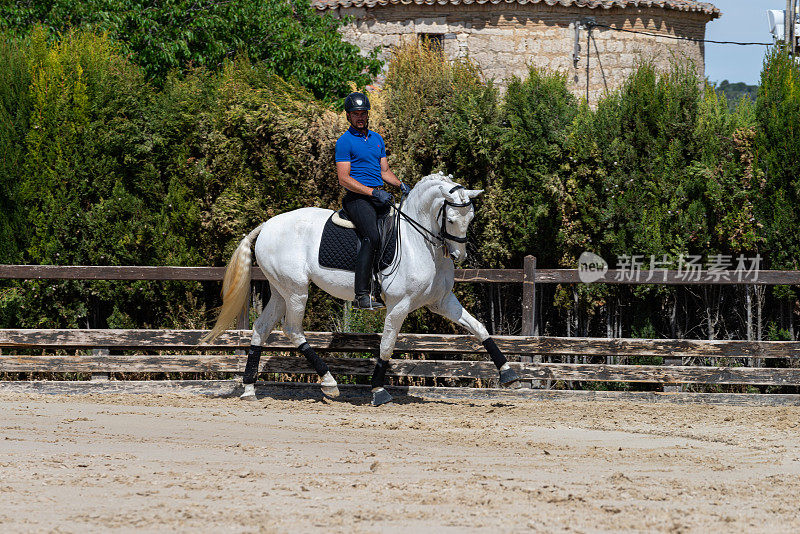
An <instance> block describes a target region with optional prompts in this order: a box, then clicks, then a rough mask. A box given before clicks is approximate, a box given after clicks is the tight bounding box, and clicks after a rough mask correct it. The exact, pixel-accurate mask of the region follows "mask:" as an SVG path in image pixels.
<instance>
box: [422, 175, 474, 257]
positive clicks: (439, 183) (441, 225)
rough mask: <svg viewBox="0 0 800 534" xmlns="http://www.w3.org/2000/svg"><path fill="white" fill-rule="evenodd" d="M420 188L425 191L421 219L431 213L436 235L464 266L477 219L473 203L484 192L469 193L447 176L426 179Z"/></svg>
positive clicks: (431, 224) (448, 251)
mask: <svg viewBox="0 0 800 534" xmlns="http://www.w3.org/2000/svg"><path fill="white" fill-rule="evenodd" d="M423 184H424V185H423ZM420 186H422V187H420ZM418 188H420V189H423V190H424V193H423V194H422V195H421V196H422V198H423V199H424V200H422V201H421V202H420V204H421V205H422V206H420V207H421V208H422V209H420V210H419V211H420V215H424V214H423V213H422V212H424V211H427V215H428V216H429V220H430V226H431V232H432V234H434V235H435V236H437V237H438V239H439V240H440V241H441V243H442V246H443V247H444V248H445V250H446V251H447V254H449V255H450V257H451V258H452V259H453V261H454V262H456V263H460V262H463V261H464V260H465V259H466V258H467V229H468V227H469V223H470V222H472V219H473V218H474V217H475V209H474V207H473V205H472V199H473V198H475V197H477V196H478V195H480V194H481V193H483V190H482V189H477V190H475V189H465V188H464V186H462V185H459V184H458V183H456V182H455V181H454V180H453V175H445V174H443V173H437V174H431V175H429V176H426V177H425V178H423V179H422V180H420V181H419V182H418V183H417V185H416V186H415V187H414V189H418ZM410 198H411V197H409V199H410ZM425 206H426V207H425ZM418 209H419V208H418ZM426 218H428V217H426Z"/></svg>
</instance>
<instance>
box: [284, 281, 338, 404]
mask: <svg viewBox="0 0 800 534" xmlns="http://www.w3.org/2000/svg"><path fill="white" fill-rule="evenodd" d="M307 300H308V293H307V292H305V291H304V292H302V293H300V292H296V293H293V294H291V295H288V296H286V318H285V319H284V321H283V331H284V333H285V334H286V336H287V337H288V338H289V339H290V340H291V341H292V343H294V344H295V345H296V346H297V348H298V349H299V350H300V352H302V353H303V356H305V357H306V360H307V361H308V363H309V364H310V365H311V367H313V368H314V370H315V371H316V372H317V374H318V375H319V377H320V379H321V384H320V385H321V386H322V393H323V395H326V396H328V397H338V396H339V385H338V384H337V383H336V379H335V378H333V375H332V374H331V372H330V369H328V365H327V364H326V363H325V362H324V361H322V358H320V357H319V355H318V354H317V353H316V351H315V350H314V349H313V348H312V347H311V345H309V344H308V341H306V336H305V333H304V332H303V315H304V314H305V309H306V301H307Z"/></svg>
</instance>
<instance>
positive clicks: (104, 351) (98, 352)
mask: <svg viewBox="0 0 800 534" xmlns="http://www.w3.org/2000/svg"><path fill="white" fill-rule="evenodd" d="M110 353H111V351H110V350H109V349H108V347H103V348H99V349H92V356H99V357H106V356H108V355H109V354H110ZM90 380H92V381H93V382H94V381H95V380H108V373H92V376H91V379H90Z"/></svg>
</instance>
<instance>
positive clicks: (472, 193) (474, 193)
mask: <svg viewBox="0 0 800 534" xmlns="http://www.w3.org/2000/svg"><path fill="white" fill-rule="evenodd" d="M466 193H467V197H469V198H475V197H477V196H478V195H480V194H482V193H483V189H467V191H466Z"/></svg>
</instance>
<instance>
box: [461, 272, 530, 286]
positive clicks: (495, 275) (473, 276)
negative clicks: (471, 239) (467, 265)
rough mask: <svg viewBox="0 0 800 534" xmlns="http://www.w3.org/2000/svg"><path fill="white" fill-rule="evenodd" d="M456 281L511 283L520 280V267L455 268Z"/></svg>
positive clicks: (519, 281)
mask: <svg viewBox="0 0 800 534" xmlns="http://www.w3.org/2000/svg"><path fill="white" fill-rule="evenodd" d="M454 279H455V281H456V282H470V283H475V282H482V283H496V284H513V283H521V282H522V269H456V272H455V278H454Z"/></svg>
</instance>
